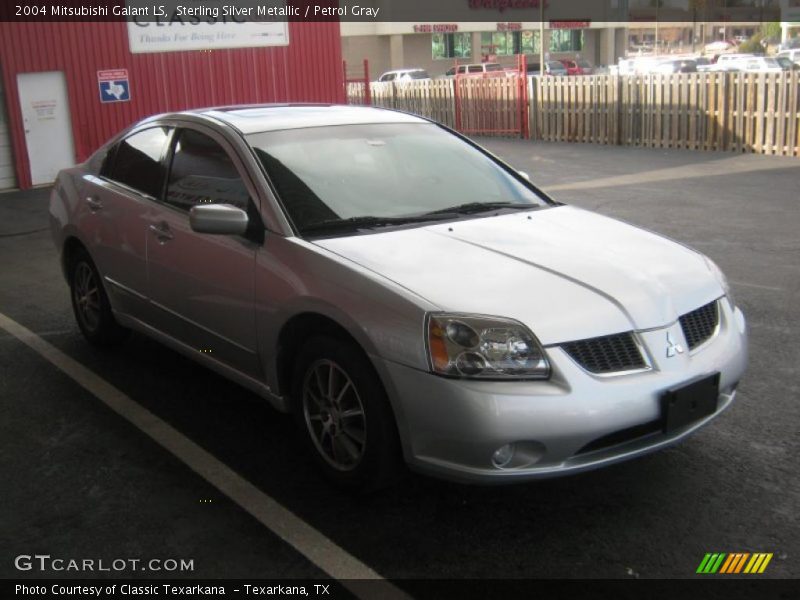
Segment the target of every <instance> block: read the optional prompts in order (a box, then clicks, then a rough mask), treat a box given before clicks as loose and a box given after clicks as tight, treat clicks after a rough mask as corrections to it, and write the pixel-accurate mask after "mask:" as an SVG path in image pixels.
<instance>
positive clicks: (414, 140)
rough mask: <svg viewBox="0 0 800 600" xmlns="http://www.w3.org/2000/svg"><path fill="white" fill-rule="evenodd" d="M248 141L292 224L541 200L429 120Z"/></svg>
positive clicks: (288, 132)
mask: <svg viewBox="0 0 800 600" xmlns="http://www.w3.org/2000/svg"><path fill="white" fill-rule="evenodd" d="M248 141H249V142H250V144H251V145H252V146H253V148H254V149H255V151H256V155H257V156H258V157H259V159H260V160H261V162H262V164H263V165H264V168H265V170H266V172H267V173H268V174H269V176H270V179H271V180H272V182H273V183H274V185H275V188H276V190H277V192H278V196H279V197H280V199H281V202H282V204H283V206H284V208H285V210H286V211H287V213H288V215H289V217H290V218H291V220H292V222H293V223H294V224H295V226H296V227H297V228H298V229H299V230H300V232H301V233H302V231H303V229H304V228H305V227H307V226H310V225H313V224H315V223H320V222H322V221H326V220H331V219H340V218H341V219H350V218H355V217H363V216H375V217H405V216H410V215H419V214H423V213H428V212H431V211H435V210H441V209H445V208H449V207H452V206H455V205H461V204H466V203H486V202H511V203H519V204H532V205H535V206H545V205H547V202H546V201H545V200H543V199H542V198H540V197H539V196H538V195H537V194H536V193H535V192H534V191H533V190H531V189H530V188H528V187H527V186H526V185H524V184H522V183H521V182H520V181H518V179H517V178H515V177H513V176H512V175H511V174H509V173H508V172H507V171H506V170H505V169H503V168H502V167H501V166H500V165H498V164H497V163H496V162H494V161H493V160H492V159H491V158H489V157H487V156H486V155H485V154H483V153H482V152H480V151H479V150H477V149H476V148H474V147H473V146H471V145H469V144H467V143H465V142H463V141H462V140H460V139H459V138H458V137H456V136H454V135H452V134H450V133H447V132H445V131H444V130H442V129H441V128H439V127H438V126H436V125H433V124H425V123H412V124H373V125H342V126H335V127H313V128H307V129H291V130H285V131H275V132H266V133H259V134H253V135H250V136H248Z"/></svg>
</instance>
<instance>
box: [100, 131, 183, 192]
mask: <svg viewBox="0 0 800 600" xmlns="http://www.w3.org/2000/svg"><path fill="white" fill-rule="evenodd" d="M170 129H171V128H169V127H152V128H150V129H145V130H144V131H139V132H137V133H134V134H133V135H130V136H128V137H126V138H125V139H124V140H122V141H121V142H119V143H118V144H117V146H116V148H114V149H113V150H112V151H109V157H110V156H112V155H113V161H112V160H106V162H105V164H104V165H103V170H102V171H101V175H102V176H104V177H106V178H107V179H110V180H112V181H116V182H117V183H121V184H123V185H125V186H127V187H129V188H131V189H134V190H136V191H138V192H141V193H143V194H148V195H149V196H152V197H153V198H159V197H161V189H162V187H163V185H164V165H163V163H162V161H161V159H162V157H163V155H164V151H165V150H166V145H167V140H168V139H169V133H170Z"/></svg>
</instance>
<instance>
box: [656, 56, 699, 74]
mask: <svg viewBox="0 0 800 600" xmlns="http://www.w3.org/2000/svg"><path fill="white" fill-rule="evenodd" d="M651 72H652V73H662V74H668V73H697V62H696V61H694V60H693V59H690V58H678V59H668V60H664V61H661V62H659V63H658V64H656V65H654V66H653V69H652V71H651Z"/></svg>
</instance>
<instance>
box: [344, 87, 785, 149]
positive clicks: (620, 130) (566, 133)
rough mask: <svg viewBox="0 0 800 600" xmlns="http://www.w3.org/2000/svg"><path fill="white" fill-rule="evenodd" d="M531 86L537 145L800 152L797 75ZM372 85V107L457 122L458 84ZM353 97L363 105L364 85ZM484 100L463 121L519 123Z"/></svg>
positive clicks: (499, 101) (506, 107)
mask: <svg viewBox="0 0 800 600" xmlns="http://www.w3.org/2000/svg"><path fill="white" fill-rule="evenodd" d="M479 81H485V80H480V79H477V80H476V82H479ZM464 85H466V86H471V85H474V86H479V85H483V86H484V87H485V86H486V84H485V83H483V84H481V83H473V82H469V81H466V82H464ZM528 85H529V93H528V97H529V107H528V108H529V118H530V137H531V138H532V139H537V140H547V141H564V142H588V143H599V144H615V145H625V146H645V147H651V148H688V149H693V150H721V151H733V152H755V153H759V154H776V155H784V156H800V74H798V72H787V73H678V74H674V75H621V76H611V75H594V76H588V77H533V78H529V83H528ZM370 87H371V90H372V103H373V104H374V105H377V106H387V107H390V108H397V109H400V110H406V111H408V112H413V113H416V114H420V115H422V116H426V117H429V118H432V119H434V120H436V121H439V122H441V123H444V124H446V125H448V126H451V127H452V126H454V125H455V101H454V97H453V80H448V79H441V80H431V81H419V82H410V83H403V84H391V83H385V84H377V83H371V84H370ZM347 91H348V101H350V102H351V103H363V96H364V84H352V83H351V84H349V85H348V90H347ZM477 93H478V92H477V90H476V94H477ZM480 94H481V96H480V97H481V98H482V99H483V100H482V101H481V102H480V103H477V104H476V105H475V106H474V107H470V106H469V105H466V106H462V114H461V122H462V123H471V122H475V121H476V120H481V119H482V120H483V121H486V120H487V119H489V120H491V121H492V122H498V123H513V122H514V118H515V117H514V115H513V114H511V113H512V112H513V111H514V110H516V108H515V106H516V105H515V104H514V103H513V102H509V101H508V98H504V97H503V96H500V95H498V96H497V98H496V100H495V101H494V102H486V101H485V90H483V89H481V91H480ZM470 111H481V112H480V114H478V113H477V112H476V113H475V114H471V112H470ZM487 115H488V116H487Z"/></svg>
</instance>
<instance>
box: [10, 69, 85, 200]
mask: <svg viewBox="0 0 800 600" xmlns="http://www.w3.org/2000/svg"><path fill="white" fill-rule="evenodd" d="M17 86H18V87H19V103H20V106H21V107H22V122H23V125H24V126H25V144H26V146H27V147H28V159H29V161H30V165H31V182H32V183H33V185H38V184H42V183H51V182H52V181H54V180H55V178H56V175H57V174H58V172H59V170H61V169H63V168H65V167H71V166H72V165H74V164H75V153H74V151H73V148H74V146H73V144H72V124H71V123H70V113H69V102H68V100H67V84H66V81H65V80H64V73H62V72H61V71H48V72H46V73H20V74H19V75H17Z"/></svg>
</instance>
